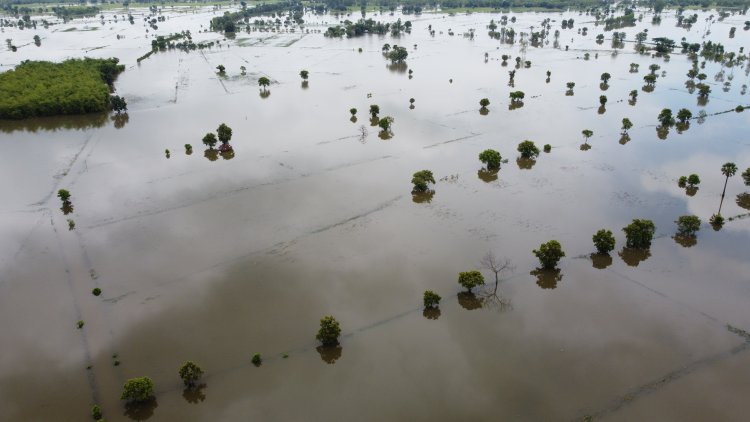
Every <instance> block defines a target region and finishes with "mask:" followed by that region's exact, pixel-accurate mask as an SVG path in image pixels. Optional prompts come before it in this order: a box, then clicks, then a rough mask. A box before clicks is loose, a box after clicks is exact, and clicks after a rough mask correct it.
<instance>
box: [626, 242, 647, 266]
mask: <svg viewBox="0 0 750 422" xmlns="http://www.w3.org/2000/svg"><path fill="white" fill-rule="evenodd" d="M618 255H620V258H622V260H623V262H625V263H626V264H628V266H631V267H637V266H638V264H640V263H641V262H643V261H645V260H647V259H648V258H649V257H651V250H650V249H647V248H627V247H625V248H622V250H621V251H620V252H619V253H618Z"/></svg>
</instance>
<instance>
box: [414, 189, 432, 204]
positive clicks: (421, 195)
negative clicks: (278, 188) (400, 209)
mask: <svg viewBox="0 0 750 422" xmlns="http://www.w3.org/2000/svg"><path fill="white" fill-rule="evenodd" d="M433 196H435V191H434V190H428V191H425V192H412V194H411V200H412V201H414V202H415V203H417V204H424V203H428V204H429V203H430V202H432V197H433Z"/></svg>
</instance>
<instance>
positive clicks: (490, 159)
mask: <svg viewBox="0 0 750 422" xmlns="http://www.w3.org/2000/svg"><path fill="white" fill-rule="evenodd" d="M502 159H503V157H502V156H500V153H499V152H497V151H495V150H494V149H486V150H484V151H482V152H480V153H479V161H481V162H482V163H484V165H485V167H487V170H495V169H499V168H500V162H501V161H502Z"/></svg>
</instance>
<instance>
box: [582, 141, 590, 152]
mask: <svg viewBox="0 0 750 422" xmlns="http://www.w3.org/2000/svg"><path fill="white" fill-rule="evenodd" d="M590 149H591V145H589V144H588V143H582V144H581V151H588V150H590Z"/></svg>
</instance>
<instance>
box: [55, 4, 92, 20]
mask: <svg viewBox="0 0 750 422" xmlns="http://www.w3.org/2000/svg"><path fill="white" fill-rule="evenodd" d="M52 11H53V12H54V13H55V15H57V17H59V18H61V19H62V20H63V21H68V20H70V19H75V18H84V17H89V16H96V15H97V14H98V13H99V8H98V7H95V6H65V7H62V6H59V7H53V8H52Z"/></svg>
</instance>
